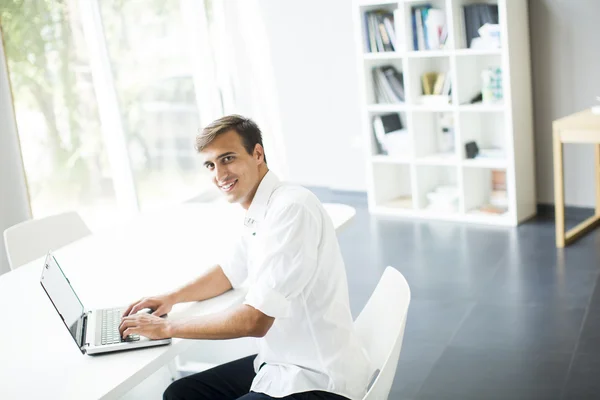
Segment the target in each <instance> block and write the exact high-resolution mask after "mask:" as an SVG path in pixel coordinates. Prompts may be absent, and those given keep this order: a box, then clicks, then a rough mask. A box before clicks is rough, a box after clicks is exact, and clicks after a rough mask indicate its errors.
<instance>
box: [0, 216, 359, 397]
mask: <svg viewBox="0 0 600 400" xmlns="http://www.w3.org/2000/svg"><path fill="white" fill-rule="evenodd" d="M326 209H327V211H328V213H329V214H330V216H331V218H332V221H333V223H334V226H335V227H336V229H339V228H341V227H343V226H344V225H346V224H347V223H348V221H349V220H350V219H352V217H353V216H354V209H353V208H352V207H349V206H345V205H341V204H327V205H326ZM239 210H241V209H240V208H239V207H231V206H224V205H219V206H214V205H202V204H194V205H191V204H190V205H184V206H179V207H177V208H174V209H171V210H169V211H163V212H158V213H150V214H145V215H141V216H140V217H138V218H136V219H134V220H132V221H130V222H128V223H125V224H123V225H121V226H118V227H115V228H113V229H110V230H106V231H103V232H99V233H96V234H94V235H91V236H89V237H86V238H84V239H82V240H79V241H77V242H75V243H72V244H70V245H68V246H66V247H64V248H61V249H58V250H55V254H56V257H57V259H58V261H59V263H60V264H61V266H62V268H63V269H64V271H65V274H66V275H67V276H68V277H69V279H70V281H71V284H72V285H73V286H74V288H75V290H76V291H77V293H78V294H79V296H80V298H81V301H82V302H83V304H84V305H85V307H86V308H96V307H110V306H124V305H126V304H128V303H130V302H131V301H133V300H135V299H136V298H139V297H142V296H147V295H152V294H156V293H162V292H165V291H167V290H171V289H173V288H175V287H178V286H181V285H182V284H184V283H186V282H188V281H190V280H192V279H194V278H195V277H197V276H198V275H199V274H201V273H202V269H203V267H209V266H210V265H212V264H213V263H214V262H216V261H217V260H218V255H219V254H222V253H223V252H225V251H228V247H229V246H230V244H231V240H232V239H231V238H232V236H231V235H232V233H234V232H232V229H231V227H232V226H241V219H240V218H242V216H243V212H241V211H239ZM42 264H43V259H38V260H36V261H33V262H31V263H29V264H27V265H24V266H22V267H20V268H18V269H17V270H15V271H12V272H9V273H7V274H4V275H2V276H0V306H1V307H2V310H3V312H2V315H1V317H0V318H1V319H0V321H1V326H0V399H17V398H18V399H37V398H44V399H61V400H62V399H77V400H80V399H99V398H103V399H108V398H110V399H114V398H118V397H120V396H122V395H123V394H125V393H127V392H128V391H129V390H130V389H131V388H133V387H135V386H136V385H137V384H139V383H140V382H141V381H142V380H144V379H145V378H146V377H148V376H149V375H151V374H152V373H153V372H155V371H157V370H158V369H159V368H161V367H162V366H163V365H165V364H166V363H167V362H169V361H170V360H172V359H173V357H175V356H176V355H177V354H179V353H181V352H182V351H185V349H186V347H187V346H188V345H190V344H191V341H187V340H181V339H174V340H173V343H172V344H171V345H168V346H161V347H155V348H149V349H140V350H133V351H126V352H120V353H112V354H105V355H97V356H87V355H82V354H81V352H80V351H79V349H78V348H77V346H76V345H75V343H74V342H73V339H72V338H71V336H70V335H69V334H68V332H67V330H66V329H65V327H64V325H63V323H62V321H61V320H60V318H59V317H58V315H57V314H56V311H55V310H54V307H53V306H52V304H51V303H50V301H49V300H48V298H47V296H46V294H45V293H44V291H43V289H42V288H41V286H40V283H39V278H40V274H41V266H42ZM243 296H244V292H243V291H241V290H234V291H231V292H229V293H226V294H224V295H222V296H219V297H217V298H215V299H211V300H208V301H204V302H201V303H189V304H179V305H177V306H175V308H174V309H173V311H172V312H171V313H170V318H178V317H180V316H183V315H202V314H206V313H212V312H217V311H220V310H223V309H225V308H227V307H230V306H232V305H234V304H236V303H239V302H240V301H241V300H242V298H243Z"/></svg>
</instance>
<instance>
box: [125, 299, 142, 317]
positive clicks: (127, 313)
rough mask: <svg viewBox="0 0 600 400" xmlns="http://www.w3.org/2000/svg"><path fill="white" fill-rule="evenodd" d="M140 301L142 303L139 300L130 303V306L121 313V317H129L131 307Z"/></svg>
mask: <svg viewBox="0 0 600 400" xmlns="http://www.w3.org/2000/svg"><path fill="white" fill-rule="evenodd" d="M140 301H142V299H139V300H138V301H134V302H133V303H131V304H130V305H129V307H127V308H126V309H125V312H123V316H124V317H126V316H128V315H129V313H130V312H131V310H132V309H133V307H134V306H135V305H136V304H138V303H139V302H140Z"/></svg>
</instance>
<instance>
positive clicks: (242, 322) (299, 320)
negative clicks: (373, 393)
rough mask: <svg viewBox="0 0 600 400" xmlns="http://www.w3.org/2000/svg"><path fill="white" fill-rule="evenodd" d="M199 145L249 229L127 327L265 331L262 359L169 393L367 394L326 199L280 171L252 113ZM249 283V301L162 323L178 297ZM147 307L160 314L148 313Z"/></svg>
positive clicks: (366, 373) (217, 333)
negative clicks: (282, 178) (273, 168)
mask: <svg viewBox="0 0 600 400" xmlns="http://www.w3.org/2000/svg"><path fill="white" fill-rule="evenodd" d="M196 148H197V150H198V152H199V153H200V155H201V156H202V157H203V160H204V166H205V168H208V170H209V171H210V172H211V173H212V180H213V182H214V184H215V185H217V187H218V188H219V190H220V191H221V192H222V193H223V195H225V196H226V198H227V200H228V201H229V202H232V203H239V204H240V205H241V206H242V207H243V208H244V209H245V210H246V218H245V221H244V224H245V227H246V229H245V232H246V233H245V234H244V235H243V237H242V238H241V239H240V240H239V242H238V243H237V244H236V245H235V246H234V247H233V248H232V249H231V253H230V254H229V255H228V256H227V257H226V258H227V259H226V260H224V262H223V263H221V264H220V265H217V266H214V267H213V268H212V269H210V270H209V271H208V272H207V273H205V274H204V275H202V276H201V277H199V278H198V279H197V280H196V281H194V282H191V283H189V284H188V285H186V286H184V287H182V288H181V289H178V290H176V291H174V292H172V293H169V294H166V295H162V296H157V297H150V298H145V299H141V300H139V301H137V302H135V303H133V304H132V305H130V306H129V308H128V309H127V310H126V311H125V313H124V315H125V317H124V318H123V321H122V323H121V328H120V330H121V334H122V335H123V336H124V337H125V336H127V335H129V334H133V333H137V334H141V335H143V336H147V337H149V338H152V339H159V338H167V337H179V338H187V339H232V338H239V337H247V336H252V337H257V338H259V339H258V345H259V353H258V355H256V356H251V357H246V358H242V359H240V360H237V361H233V362H230V363H228V364H224V365H221V366H218V367H215V368H213V369H210V370H207V371H204V372H201V373H198V374H195V375H192V376H189V377H186V378H183V379H180V380H177V381H175V382H173V383H172V384H171V385H170V386H169V387H168V388H167V390H166V391H165V393H164V398H165V399H219V400H226V399H244V400H255V399H271V398H284V399H302V400H304V399H336V400H337V399H344V398H349V399H352V400H358V399H362V397H363V396H364V394H365V393H366V390H367V386H368V384H369V381H370V378H371V376H372V373H373V369H372V367H371V366H370V363H369V360H368V358H367V356H366V353H365V351H364V350H363V348H362V346H361V343H360V341H359V339H358V337H357V335H356V333H355V332H354V329H353V321H352V316H351V314H350V307H349V300H348V286H347V280H346V272H345V269H344V262H343V260H342V256H341V253H340V249H339V245H338V242H337V237H336V233H335V230H334V227H333V224H332V222H331V220H330V218H329V216H328V215H327V213H326V212H325V210H324V209H323V206H322V205H321V203H320V202H319V201H318V200H317V198H316V197H315V196H314V195H313V194H312V193H311V192H310V191H308V190H306V189H304V188H302V187H300V186H295V185H289V184H283V183H281V182H279V180H278V179H277V177H276V176H275V175H274V174H273V173H272V172H269V169H268V167H267V161H266V157H265V152H264V149H263V145H262V136H261V132H260V129H259V128H258V126H257V125H256V124H255V123H254V122H253V121H251V120H250V119H247V118H244V117H241V116H238V115H230V116H226V117H223V118H220V119H218V120H216V121H214V122H213V123H211V124H210V125H209V126H207V127H206V128H205V129H204V130H203V131H202V133H200V134H199V135H198V137H197V138H196ZM307 162H310V161H309V160H307ZM246 280H247V281H248V293H247V295H246V298H245V301H244V303H243V304H241V305H239V306H237V307H234V308H231V309H229V310H227V311H224V312H222V313H219V314H214V315H209V316H205V317H197V318H191V319H184V320H170V319H167V320H165V319H163V318H159V316H160V315H164V314H165V313H168V312H169V311H170V310H171V308H172V307H173V305H174V304H176V303H180V302H189V301H201V300H205V299H209V298H212V297H215V296H218V295H220V294H222V293H224V292H226V291H228V290H231V289H232V288H237V287H239V286H240V285H241V284H242V283H243V282H245V281H246ZM142 308H151V309H154V310H155V311H154V313H153V315H148V314H145V313H144V314H136V313H137V311H139V310H141V309H142Z"/></svg>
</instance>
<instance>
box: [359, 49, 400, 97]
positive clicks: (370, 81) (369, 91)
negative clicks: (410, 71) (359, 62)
mask: <svg viewBox="0 0 600 400" xmlns="http://www.w3.org/2000/svg"><path fill="white" fill-rule="evenodd" d="M364 64H365V70H364V74H365V83H366V87H365V89H366V95H367V103H368V104H369V105H370V106H369V107H405V102H406V76H404V75H405V74H404V67H403V64H402V60H401V59H369V60H365V62H364ZM387 66H392V67H394V68H395V69H396V71H398V73H400V74H401V75H402V78H403V79H402V87H403V89H404V101H393V102H385V101H384V100H382V99H377V97H376V88H377V84H376V82H375V74H374V69H375V68H381V67H387Z"/></svg>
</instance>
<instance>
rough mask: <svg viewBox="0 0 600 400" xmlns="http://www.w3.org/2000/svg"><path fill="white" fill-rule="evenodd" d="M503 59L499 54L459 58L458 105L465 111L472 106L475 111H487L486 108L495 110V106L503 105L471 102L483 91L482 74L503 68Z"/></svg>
mask: <svg viewBox="0 0 600 400" xmlns="http://www.w3.org/2000/svg"><path fill="white" fill-rule="evenodd" d="M501 67H502V57H501V56H500V55H499V54H487V55H481V56H477V57H457V59H456V76H457V80H458V82H457V89H458V90H457V94H458V103H459V104H460V106H461V107H464V108H463V109H465V110H468V109H469V107H468V106H472V107H473V108H474V109H475V110H477V108H476V107H478V106H480V107H482V109H485V108H486V106H487V107H489V109H491V110H493V108H494V106H501V105H502V104H503V103H501V102H500V103H498V102H495V103H474V104H471V100H472V99H473V98H474V97H475V96H476V95H477V94H478V93H480V92H481V91H482V87H483V83H482V82H483V79H482V76H481V74H482V72H483V71H484V70H486V69H488V68H501ZM504 82H506V80H505V79H504V74H502V78H501V84H502V86H503V89H504Z"/></svg>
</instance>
